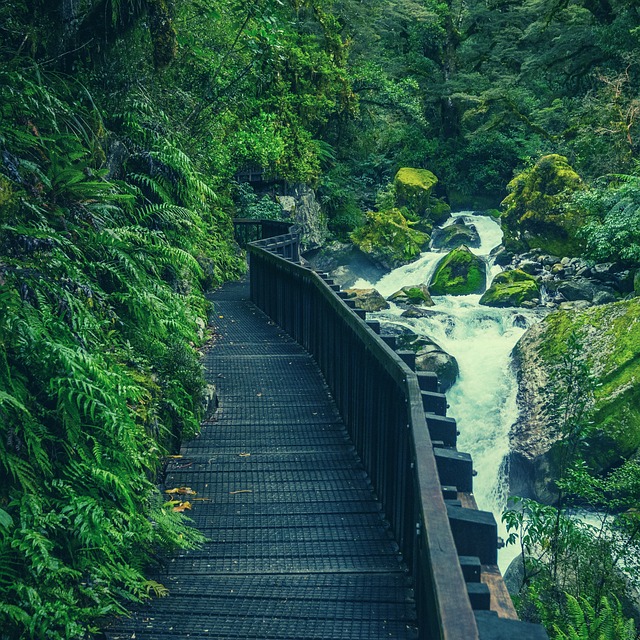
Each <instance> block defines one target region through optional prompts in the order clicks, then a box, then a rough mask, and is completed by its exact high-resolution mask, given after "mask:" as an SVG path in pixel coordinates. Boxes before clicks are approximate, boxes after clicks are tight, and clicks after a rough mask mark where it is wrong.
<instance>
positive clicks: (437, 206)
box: [424, 198, 451, 225]
mask: <svg viewBox="0 0 640 640" xmlns="http://www.w3.org/2000/svg"><path fill="white" fill-rule="evenodd" d="M450 216H451V207H450V206H449V205H448V204H447V203H446V202H445V201H444V200H442V199H441V198H431V200H430V202H429V204H428V205H427V209H426V211H425V213H424V217H425V218H427V220H428V221H429V222H430V223H431V224H432V225H441V224H442V223H443V222H444V221H445V220H446V219H447V218H449V217H450Z"/></svg>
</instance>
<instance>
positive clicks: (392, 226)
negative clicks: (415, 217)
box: [351, 209, 430, 269]
mask: <svg viewBox="0 0 640 640" xmlns="http://www.w3.org/2000/svg"><path fill="white" fill-rule="evenodd" d="M366 216H367V221H366V223H365V224H364V225H363V226H362V227H360V228H359V229H356V230H355V231H354V232H353V233H352V234H351V240H352V241H353V243H354V244H355V245H356V246H357V247H358V248H359V249H360V250H361V251H362V252H363V253H365V254H367V255H368V256H369V257H370V258H371V259H372V260H373V261H374V262H376V263H378V264H380V265H382V266H383V267H385V268H387V269H395V268H396V267H399V266H401V265H403V264H408V263H409V262H412V261H413V260H415V259H416V258H417V257H418V256H419V255H420V252H421V251H422V250H424V249H426V248H427V247H428V246H429V240H430V238H429V235H428V234H426V233H423V232H422V231H418V230H416V229H414V228H413V227H414V226H415V223H414V222H411V221H410V220H407V218H406V217H405V216H404V215H403V214H402V212H401V211H400V210H399V209H390V210H388V211H368V212H367V214H366Z"/></svg>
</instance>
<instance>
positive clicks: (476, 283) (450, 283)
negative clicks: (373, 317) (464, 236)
mask: <svg viewBox="0 0 640 640" xmlns="http://www.w3.org/2000/svg"><path fill="white" fill-rule="evenodd" d="M486 277H487V276H486V265H485V263H484V260H482V258H479V257H478V256H476V255H475V254H474V253H472V252H471V251H470V250H469V248H468V247H467V246H465V245H462V246H461V247H458V248H457V249H454V250H453V251H451V252H450V253H448V254H447V255H446V256H445V257H444V258H443V259H442V260H441V261H440V262H439V263H438V266H437V267H436V270H435V273H434V274H433V277H432V279H431V283H430V284H429V292H430V293H431V295H435V296H443V295H453V296H463V295H468V294H470V293H482V292H483V291H484V288H485V282H486Z"/></svg>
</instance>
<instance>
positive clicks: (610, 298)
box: [592, 289, 618, 304]
mask: <svg viewBox="0 0 640 640" xmlns="http://www.w3.org/2000/svg"><path fill="white" fill-rule="evenodd" d="M616 300H618V298H617V296H616V295H615V294H614V292H613V291H610V290H607V289H602V290H600V291H596V293H595V294H594V296H593V300H592V302H593V304H609V303H611V302H616Z"/></svg>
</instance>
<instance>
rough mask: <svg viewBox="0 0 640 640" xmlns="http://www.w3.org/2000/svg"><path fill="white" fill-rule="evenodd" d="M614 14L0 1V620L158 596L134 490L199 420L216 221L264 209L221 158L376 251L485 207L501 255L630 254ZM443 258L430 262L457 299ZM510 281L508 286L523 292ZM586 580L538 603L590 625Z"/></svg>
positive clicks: (298, 1) (218, 271) (406, 4)
mask: <svg viewBox="0 0 640 640" xmlns="http://www.w3.org/2000/svg"><path fill="white" fill-rule="evenodd" d="M639 30H640V8H639V7H638V6H637V3H630V2H627V1H625V0H571V1H560V2H559V1H557V0H524V1H522V2H513V1H512V0H495V1H492V2H485V1H480V0H472V1H468V0H465V1H464V2H463V1H462V0H445V1H439V0H438V1H436V0H367V1H366V2H361V1H360V0H255V1H253V2H250V3H245V2H241V1H239V0H220V1H219V2H215V3H213V2H202V0H77V1H74V2H66V1H63V0H54V1H45V0H36V1H35V2H27V1H26V0H7V1H6V2H3V3H1V4H0V33H2V40H1V41H0V61H1V62H2V67H1V68H2V71H1V72H0V99H1V102H0V155H1V159H0V303H1V307H2V315H0V339H1V344H0V481H1V486H2V492H1V493H0V602H1V604H0V628H1V629H2V630H3V631H2V633H6V634H9V637H12V636H15V637H19V636H20V635H22V636H24V637H50V638H74V637H81V636H83V635H86V631H87V629H89V628H90V627H92V626H93V625H95V624H99V623H98V622H96V621H99V619H100V617H101V616H103V615H106V614H109V613H110V612H113V611H115V610H119V608H120V607H121V602H122V601H123V600H127V599H129V600H131V599H140V598H143V597H145V596H146V595H147V594H149V593H152V592H154V591H155V592H162V587H161V586H159V585H156V584H154V583H152V582H149V581H147V580H146V578H145V577H144V570H145V562H146V561H147V560H148V559H152V558H153V557H155V554H156V552H157V551H158V550H159V549H160V548H162V547H171V546H175V545H183V546H189V545H192V544H195V543H196V542H197V540H196V537H195V536H194V535H193V534H191V533H189V532H188V531H189V530H188V529H186V528H185V527H184V524H183V523H182V521H181V515H180V514H179V513H177V512H174V511H173V510H172V508H173V506H174V505H172V504H170V503H167V504H164V501H163V500H162V497H161V496H160V494H159V493H158V491H157V490H156V488H155V483H156V481H158V478H159V476H158V474H159V473H161V469H162V456H163V454H164V453H166V452H167V451H170V450H171V449H172V448H173V447H175V446H176V444H177V443H178V441H179V440H180V438H181V437H184V436H188V435H190V434H193V433H194V432H196V431H197V429H198V418H199V415H200V412H201V396H202V389H203V379H202V372H201V366H200V363H199V357H198V352H197V348H198V346H199V345H200V344H202V343H203V341H204V340H205V339H206V336H205V334H204V326H205V323H206V318H207V314H208V306H207V304H206V302H205V299H204V297H203V294H202V291H203V290H204V289H205V288H207V287H209V286H211V285H217V284H219V283H221V282H222V281H224V280H225V279H227V278H230V277H234V276H236V275H237V274H239V273H240V272H241V271H242V268H243V264H242V261H241V259H240V255H239V253H238V251H237V248H236V247H235V245H234V243H233V239H232V227H231V222H230V218H231V216H232V215H233V214H235V213H237V214H239V215H241V216H246V217H256V218H272V219H275V218H278V217H279V216H280V215H281V209H280V207H279V205H277V203H276V202H275V201H274V200H273V198H272V197H271V195H272V194H268V195H267V194H266V193H265V191H266V190H267V189H265V188H263V190H262V191H259V190H258V191H254V190H253V189H252V188H251V187H249V186H248V185H246V184H237V183H236V182H235V180H234V176H236V175H237V173H238V172H239V170H241V169H243V168H246V167H251V168H255V169H256V170H257V171H259V172H262V175H263V177H264V180H263V185H262V186H263V187H264V186H265V185H266V186H267V187H269V188H270V189H271V191H274V190H277V189H278V188H279V185H282V184H283V183H284V182H285V181H287V182H289V183H306V184H309V185H312V186H314V187H317V189H318V192H319V194H320V198H321V200H322V202H323V205H324V209H325V212H326V214H327V215H328V217H329V228H330V229H331V230H332V231H333V232H334V234H335V235H336V236H337V237H339V238H341V239H342V240H349V239H352V240H353V241H354V243H356V244H357V245H358V246H359V247H360V248H361V249H363V250H364V251H366V252H369V253H370V254H371V255H372V256H373V257H374V259H376V260H377V261H378V262H380V263H382V264H384V265H386V266H388V267H392V266H397V265H398V264H401V263H404V262H407V261H410V260H413V259H415V258H416V257H417V256H418V254H419V252H420V251H421V250H422V249H423V248H424V247H425V246H426V243H427V242H428V240H429V234H430V233H431V231H432V226H433V225H434V224H438V223H439V222H441V221H442V220H443V219H445V218H446V217H447V216H448V215H449V212H450V205H451V206H452V207H453V208H460V207H463V206H475V207H482V208H489V207H491V208H495V207H497V206H498V204H499V203H500V202H501V201H503V200H504V199H505V196H506V200H505V207H504V209H505V211H504V216H503V222H504V225H505V231H506V238H507V243H508V244H509V243H510V246H511V248H513V249H517V250H520V249H523V250H524V249H530V248H534V247H538V248H542V249H544V250H546V251H549V252H551V253H557V254H558V255H560V254H570V255H573V254H582V253H586V255H587V256H589V257H592V258H593V259H595V260H598V261H605V260H606V261H621V262H622V263H623V264H624V265H625V266H628V267H630V268H635V267H637V266H638V265H639V264H640V215H639V211H640V206H639V205H640V186H639V183H638V180H639V179H638V177H637V173H638V171H637V155H638V143H637V137H638V114H640V97H639V96H638V94H637V86H638V81H639V79H640V76H639V71H640V70H639V66H638V61H639V60H640V45H639V44H638V39H637V35H638V33H639ZM514 176H515V178H514ZM603 176H605V177H603ZM508 192H510V193H509V194H508ZM365 212H369V213H365ZM460 253H461V252H460V251H459V252H458V253H457V254H456V255H459V254H460ZM465 260H466V262H465ZM465 260H463V261H462V262H464V264H462V263H461V265H460V270H461V271H460V273H458V272H455V273H453V272H451V270H449V272H448V274H445V275H444V276H443V278H444V279H445V280H447V281H448V282H449V284H452V286H453V293H468V292H469V291H472V290H473V291H477V292H480V291H481V290H482V288H483V286H484V272H483V270H482V267H480V266H474V265H473V264H471V260H472V256H471V254H469V255H468V256H466V257H465ZM467 263H469V264H467ZM445 276H446V277H445ZM527 282H528V281H527ZM498 284H500V283H498ZM502 284H503V285H505V286H506V285H508V286H512V287H513V286H516V285H517V284H518V283H502ZM517 288H518V291H517V292H513V293H514V298H513V299H514V300H516V302H518V303H519V302H522V300H523V299H524V298H526V297H532V296H533V295H534V293H535V292H534V287H533V286H532V285H531V284H526V286H524V288H526V289H527V291H526V292H523V291H520V289H522V288H523V285H518V286H517ZM447 290H448V291H449V289H447ZM432 291H434V292H436V293H442V292H444V291H445V289H442V288H440V289H439V288H438V286H437V285H436V286H435V288H434V289H433V290H432ZM625 304H628V306H627V307H625V308H626V309H627V311H628V313H627V312H624V313H623V312H619V310H620V309H621V308H622V307H615V310H617V311H614V312H613V315H611V314H610V313H609V311H607V310H606V309H605V310H604V311H601V312H600V311H593V312H592V315H591V316H588V317H589V321H592V322H594V323H596V324H598V326H601V325H602V326H605V325H607V326H610V327H611V332H612V333H611V341H612V342H611V344H613V345H614V348H613V349H612V350H611V351H610V352H607V353H609V357H608V359H607V361H606V362H601V361H599V360H598V361H597V362H596V365H597V367H599V369H598V371H602V372H604V373H603V374H602V375H603V386H602V387H597V388H596V389H595V393H594V403H595V414H593V415H594V416H595V418H594V419H595V420H600V421H601V422H602V423H603V424H606V425H614V424H616V425H618V430H617V431H615V430H614V432H613V433H614V435H615V434H623V436H622V435H621V436H620V438H619V439H618V440H617V441H616V439H615V438H613V439H612V440H611V441H607V442H608V444H607V446H606V447H604V449H603V450H598V451H597V456H596V457H597V459H598V460H599V461H601V464H600V470H602V469H606V470H607V471H606V473H611V474H613V473H614V471H615V470H614V469H613V467H612V460H613V459H614V458H616V456H617V455H619V454H620V453H624V454H627V453H628V452H629V451H630V450H631V448H632V447H631V445H633V446H635V444H636V440H635V438H636V435H637V429H635V430H634V429H626V426H628V425H629V424H632V423H633V424H636V425H637V416H636V413H637V412H636V411H635V409H634V408H633V407H635V406H636V404H637V403H636V404H634V403H635V401H636V397H635V396H636V395H637V393H636V391H635V385H634V384H632V378H633V376H634V375H635V369H636V366H635V360H636V359H637V358H636V356H637V353H638V346H637V341H635V338H633V336H634V335H635V334H634V331H635V321H633V322H632V320H633V318H634V317H635V316H633V313H635V311H633V305H634V304H635V303H625ZM636 315H637V314H636ZM632 316H633V317H632ZM558 318H560V319H559V320H558V322H559V323H561V324H562V323H564V322H565V320H566V316H558ZM625 323H627V324H626V325H625ZM567 324H570V323H569V322H568V321H567ZM626 326H631V327H632V330H631V331H629V332H628V336H631V338H629V337H628V336H627V338H626V339H627V343H626V344H627V345H628V348H626V349H625V348H622V347H621V346H620V344H621V343H620V342H619V341H616V336H618V335H620V334H622V333H623V332H624V331H626V329H625V328H624V327H626ZM563 327H564V325H563V326H562V327H555V329H554V331H556V332H557V334H558V335H562V336H565V333H563V331H561V330H560V329H562V328H563ZM564 328H566V327H564ZM613 333H615V335H613ZM565 337H566V336H565ZM629 340H631V342H629ZM556 344H557V342H555V341H553V340H550V341H549V345H548V347H549V348H551V349H553V348H554V345H556ZM601 353H603V354H604V353H605V350H602V351H601ZM609 365H610V366H609ZM633 379H635V378H633ZM618 384H619V387H617V386H616V385H618ZM618 388H619V389H621V392H620V393H619V394H618V393H616V389H618ZM607 397H610V401H609V400H607V399H606V398H607ZM560 404H562V402H560ZM634 421H635V422H634ZM620 425H622V426H620ZM623 427H625V428H623ZM585 437H586V436H585ZM589 438H591V439H589ZM631 440H633V442H631ZM585 442H589V443H593V442H595V440H594V438H593V434H590V435H589V437H586V440H585ZM620 443H622V444H623V445H627V444H629V445H630V446H629V447H627V448H625V449H624V451H622V450H621V449H620V448H619V447H620ZM577 459H579V458H576V460H577ZM594 459H595V458H594ZM616 460H617V458H616ZM619 462H621V463H622V461H621V460H620V461H619ZM564 468H565V467H564V466H563V469H564ZM620 468H621V469H626V470H627V471H629V473H630V477H631V476H633V473H631V471H632V470H631V471H630V469H631V468H630V467H626V466H625V465H624V464H622V466H621V467H620ZM565 471H566V473H564V472H563V474H562V477H563V481H566V482H569V480H570V479H571V478H577V477H578V476H577V475H575V474H577V473H578V471H579V466H576V465H575V464H573V463H572V464H571V465H566V469H565ZM569 472H570V473H571V474H574V475H573V476H571V475H570V473H569ZM606 473H605V475H602V476H600V477H597V476H595V475H590V476H589V478H591V479H590V480H589V483H590V484H589V483H586V480H585V479H584V478H583V487H582V489H580V490H578V489H577V488H575V487H574V488H573V489H571V490H570V489H569V488H567V493H568V494H569V493H572V494H575V495H577V496H580V498H579V499H580V500H581V501H582V502H589V500H590V498H589V496H593V495H594V494H593V492H594V491H595V492H596V493H598V491H600V493H602V494H603V495H605V494H606V496H608V497H610V495H611V492H613V493H614V494H615V495H616V496H618V495H619V494H618V493H617V491H618V490H617V489H615V487H613V485H606V487H604V485H603V487H604V488H602V487H601V488H598V487H596V484H594V483H596V480H597V481H599V482H603V483H610V482H618V481H619V480H620V479H619V478H618V476H615V477H614V476H613V475H611V476H610V475H606ZM621 473H622V472H621ZM620 482H622V480H620ZM585 483H586V484H588V486H589V487H591V488H590V489H589V490H588V491H587V490H586V489H585V486H586V484H585ZM616 486H617V485H616ZM625 486H626V485H625ZM612 487H613V488H612ZM614 489H615V490H614ZM625 490H626V489H625ZM620 491H622V489H621V490H620ZM589 492H591V493H589ZM622 493H623V494H624V491H622ZM606 496H605V497H606ZM599 499H601V500H604V498H603V497H602V496H601V498H599ZM616 499H618V498H616ZM630 505H631V502H629V503H628V504H627V503H625V504H624V505H623V506H624V508H625V509H626V508H631V506H630ZM623 506H620V505H618V506H617V507H616V508H615V509H614V508H613V507H612V510H611V514H612V517H613V514H614V512H615V518H614V521H615V522H616V523H619V522H621V521H620V519H619V518H618V515H619V512H620V510H621V509H622V508H623ZM528 508H529V507H528ZM535 508H536V507H534V506H533V505H531V506H530V511H531V513H533V512H534V511H535ZM616 509H617V510H616ZM549 517H550V518H551V519H552V520H553V518H556V515H555V514H553V513H552V514H551V515H550V516H549ZM532 518H533V516H532ZM555 522H559V520H558V519H557V518H556V520H555ZM631 523H632V521H631V520H629V521H628V522H627V523H626V525H625V526H631ZM519 526H521V527H524V526H528V525H526V523H525V522H524V521H522V522H520V523H519ZM615 526H616V527H617V526H618V524H616V525H615ZM559 531H560V529H559V528H558V527H557V526H556V528H555V532H556V534H557V533H558V532H559ZM541 535H542V534H541ZM545 535H546V534H545ZM582 535H583V532H581V533H580V536H582ZM580 536H578V535H577V534H576V540H580V541H581V542H580V545H582V546H583V548H584V549H588V548H589V549H590V547H589V546H588V545H589V544H591V543H590V542H588V540H593V539H594V538H593V536H591V538H588V537H585V538H582V537H580ZM543 541H544V543H545V544H547V543H548V545H551V546H552V547H553V545H556V546H558V545H560V543H559V542H553V540H552V539H551V538H549V539H548V540H547V539H544V538H543ZM536 544H537V543H536ZM593 544H596V543H595V542H594V543H593ZM597 544H600V543H599V542H598V543H597ZM560 546H561V545H560ZM533 547H535V544H534V545H533V546H532V548H533ZM536 548H539V547H536ZM598 549H599V547H598V548H595V547H594V548H593V549H592V551H593V553H599V551H598ZM590 553H591V551H590ZM530 555H531V554H530ZM583 557H584V556H583ZM603 557H606V554H604V555H603ZM555 558H556V561H555V562H556V565H557V564H558V562H559V560H558V558H563V559H562V562H564V561H565V560H564V558H565V556H562V555H559V554H558V553H556V554H555ZM566 559H567V562H570V558H569V556H566ZM583 565H584V563H583ZM571 566H573V565H571ZM576 566H577V565H576ZM581 566H582V565H581ZM543 573H544V571H543V572H541V575H542V574H543ZM585 575H586V574H585ZM554 578H557V573H556V575H555V576H554ZM586 580H587V578H585V581H586ZM585 583H586V582H585ZM537 584H538V587H540V589H541V590H542V588H543V587H542V586H540V585H542V583H541V582H538V583H537ZM581 584H582V583H581ZM550 585H551V583H550V582H548V583H546V584H545V585H543V586H544V588H545V589H547V588H548V589H551V586H550ZM536 588H537V587H536ZM616 588H617V587H616ZM581 589H582V587H581ZM565 590H566V591H569V592H570V591H571V589H570V588H569V587H568V586H567V587H566V588H565ZM614 591H615V589H614ZM540 593H542V591H539V592H535V591H530V595H531V597H532V601H533V600H535V599H537V601H539V602H547V601H550V600H549V599H548V598H547V596H546V595H542V596H540ZM549 593H550V594H552V595H553V596H556V595H557V594H558V592H557V591H553V589H551V591H550V592H549ZM584 594H585V590H584V589H582V590H581V591H579V592H578V591H576V592H575V595H576V596H577V595H584ZM602 595H603V593H602V590H601V589H600V590H599V591H597V592H593V593H590V594H589V595H588V597H589V602H586V601H584V602H583V601H581V600H579V599H578V600H576V602H577V604H575V603H574V604H569V603H571V602H572V601H571V600H570V599H567V600H566V603H565V605H563V606H564V609H563V612H562V615H563V616H564V618H562V620H564V621H565V622H566V621H568V620H569V619H570V618H571V619H572V620H574V622H575V623H576V625H579V622H580V621H579V615H578V614H577V613H576V612H575V611H577V609H576V607H578V606H579V607H580V608H581V610H582V611H583V613H584V617H585V619H588V620H589V621H593V620H595V619H596V618H597V617H598V616H600V614H601V613H602V612H603V611H605V610H607V607H609V609H610V611H611V612H612V613H611V616H610V617H611V618H612V619H613V618H615V615H614V614H616V611H617V610H616V607H615V606H614V605H612V604H606V605H605V604H603V605H602V607H600V604H599V603H600V602H603V601H602V600H601V599H600V598H601V596H602ZM550 597H551V596H549V598H550ZM523 601H524V600H523ZM572 607H573V609H575V611H574V612H573V613H571V615H569V614H570V611H569V610H570V609H571V608H572ZM589 607H592V608H593V607H595V608H594V609H593V611H592V609H590V608H589ZM560 620H561V617H558V616H555V617H554V616H550V617H548V618H545V622H546V623H547V624H548V625H553V624H559V621H560ZM616 624H617V623H616ZM620 624H622V623H620ZM574 627H575V628H576V629H578V627H577V626H575V625H574ZM550 628H551V626H550ZM5 629H6V630H8V631H6V632H5ZM567 629H568V627H567V628H566V629H565V630H564V631H562V632H561V631H558V632H557V633H558V634H560V633H565V634H566V633H570V631H568V630H567ZM575 633H582V632H581V631H580V630H579V629H578V630H576V631H575ZM559 637H562V636H559ZM569 637H571V636H569Z"/></svg>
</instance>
